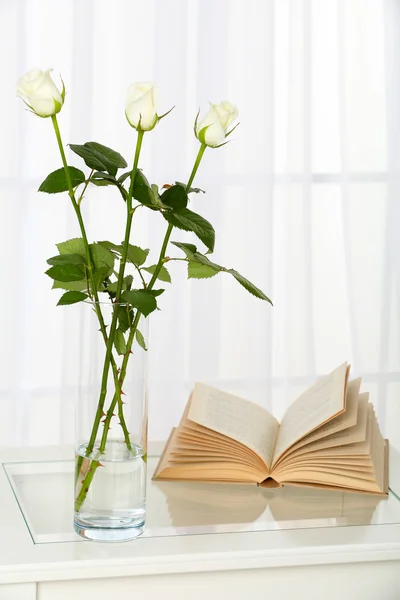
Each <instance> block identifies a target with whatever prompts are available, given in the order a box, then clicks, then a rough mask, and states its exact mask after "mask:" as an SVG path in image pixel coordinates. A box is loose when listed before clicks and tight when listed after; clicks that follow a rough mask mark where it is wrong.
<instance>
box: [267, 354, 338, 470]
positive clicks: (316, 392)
mask: <svg viewBox="0 0 400 600" xmlns="http://www.w3.org/2000/svg"><path fill="white" fill-rule="evenodd" d="M348 370H349V369H348V366H347V364H346V363H344V364H343V365H341V366H340V367H338V368H337V369H335V370H334V371H333V372H332V373H330V374H329V375H325V376H324V377H321V379H319V380H318V381H317V382H316V383H315V384H314V385H313V386H312V387H311V388H309V389H308V390H306V391H305V392H304V393H303V394H302V395H301V396H300V397H299V398H297V400H295V401H294V402H293V404H292V405H291V406H290V407H289V408H288V410H287V411H286V413H285V415H284V417H283V419H282V423H281V426H280V429H279V434H278V439H277V442H276V447H275V451H274V457H273V463H275V462H276V461H277V460H278V458H279V457H280V456H281V455H282V454H283V453H284V452H285V450H287V449H288V448H290V446H292V445H293V444H294V443H295V442H298V441H299V440H300V439H301V438H303V437H304V436H305V435H307V434H308V433H311V431H314V429H317V427H320V426H321V425H324V424H325V423H326V422H327V421H329V420H330V419H332V418H333V417H335V416H337V415H338V414H340V413H341V412H342V411H343V410H344V409H345V396H346V384H347V377H348Z"/></svg>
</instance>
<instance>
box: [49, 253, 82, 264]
mask: <svg viewBox="0 0 400 600" xmlns="http://www.w3.org/2000/svg"><path fill="white" fill-rule="evenodd" d="M46 262H47V264H49V265H62V264H66V263H70V264H74V265H84V264H85V262H86V261H85V258H84V256H81V255H80V254H58V255H57V256H52V257H51V258H48V259H47V261H46Z"/></svg>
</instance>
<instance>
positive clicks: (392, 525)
mask: <svg viewBox="0 0 400 600" xmlns="http://www.w3.org/2000/svg"><path fill="white" fill-rule="evenodd" d="M150 450H151V451H152V452H154V451H155V450H158V448H154V447H153V448H151V449H150ZM150 453H151V452H149V454H150ZM394 454H395V453H394ZM70 457H71V449H67V448H51V449H49V448H37V449H30V450H29V454H28V453H27V450H26V449H21V450H20V449H10V450H3V451H1V452H0V461H1V462H2V463H3V468H0V498H1V511H0V600H34V599H38V600H64V599H65V600H67V599H68V600H70V599H71V598H77V599H78V600H80V599H81V598H82V599H85V600H103V599H107V600H109V599H110V597H112V598H117V597H118V598H121V597H126V598H128V597H129V598H139V597H141V598H145V599H146V600H155V599H157V600H160V599H165V600H169V599H171V600H172V599H173V600H200V599H201V600H204V598H207V599H214V598H225V597H226V598H229V599H230V600H239V599H240V600H243V599H247V598H252V597H254V598H256V597H257V598H269V597H271V598H272V597H274V598H276V599H277V600H289V599H290V600H293V599H296V600H302V599H303V598H304V599H307V600H314V599H319V598H324V600H333V599H335V600H336V599H337V598H341V600H358V599H360V600H361V599H362V600H392V599H393V600H399V598H400V501H398V500H397V499H396V498H395V497H393V498H392V499H391V500H390V502H389V503H387V504H385V505H383V504H382V505H379V506H378V507H377V508H376V509H375V510H372V511H369V509H368V510H367V509H365V510H364V509H363V510H361V509H360V511H358V509H357V507H356V505H354V504H351V505H349V504H347V505H345V503H342V504H343V506H347V508H346V507H345V508H344V509H343V511H342V513H340V514H339V512H338V507H339V505H338V501H337V500H335V501H334V502H333V503H332V504H329V508H328V504H326V505H323V504H321V503H319V504H316V505H315V506H316V507H317V508H318V507H319V508H318V510H319V511H321V510H322V511H325V512H327V514H326V515H324V514H322V515H321V514H318V515H317V518H313V517H314V515H313V514H312V511H313V507H312V502H305V501H304V500H305V497H302V498H300V500H299V504H298V505H296V502H294V503H293V498H292V497H291V496H290V497H289V496H288V498H287V500H288V501H286V500H285V502H277V501H276V502H275V500H274V501H272V500H271V498H272V497H273V496H268V498H269V499H270V500H269V502H271V506H272V505H273V502H275V509H273V512H274V513H276V514H278V513H280V515H279V514H278V519H276V518H275V521H274V520H273V518H272V516H271V513H270V508H266V509H265V510H264V512H263V507H262V506H261V504H260V501H259V499H258V498H256V496H254V497H253V500H251V499H250V500H251V501H249V506H250V505H251V502H253V503H254V504H253V505H252V506H253V508H254V511H255V513H257V514H255V518H254V519H253V521H252V522H251V518H250V517H251V514H250V516H249V515H247V517H246V518H248V520H249V522H248V523H247V524H243V523H240V518H237V519H236V521H237V523H236V525H235V524H234V523H229V522H228V521H229V519H226V518H225V517H226V511H225V513H224V511H223V510H221V507H214V508H213V509H212V510H211V511H210V508H209V505H207V507H208V508H207V510H208V513H207V515H208V516H207V518H206V517H205V516H204V513H202V511H201V510H199V511H198V512H197V513H196V511H195V512H194V513H193V515H194V516H193V519H194V521H193V523H190V522H189V521H188V519H189V518H190V517H189V516H188V515H190V512H188V510H187V509H188V507H189V508H190V506H191V503H192V502H193V496H192V497H191V498H190V497H187V498H186V499H185V498H183V496H184V494H183V495H182V497H180V498H179V497H178V498H176V497H175V498H172V499H171V498H169V500H168V502H167V501H166V498H165V493H164V492H165V490H166V489H167V488H165V487H164V491H163V490H162V486H161V488H160V487H158V488H154V489H153V488H152V489H151V494H150V495H149V500H150V506H149V518H148V523H149V527H148V530H147V531H146V535H147V536H148V537H143V538H140V539H137V540H135V541H133V542H129V543H125V544H117V545H111V544H96V543H91V542H85V541H80V540H79V539H78V538H75V537H74V534H73V533H72V530H69V516H68V525H67V528H66V527H65V523H64V522H62V520H63V519H64V520H65V514H64V515H58V516H57V517H54V518H53V513H55V512H57V511H56V510H54V511H52V510H49V509H48V508H46V511H47V513H45V514H47V515H48V521H46V522H42V523H41V521H40V519H42V520H43V515H42V516H41V517H40V515H39V516H38V517H37V520H36V521H35V523H36V524H35V525H34V526H33V525H32V522H31V523H29V525H30V528H31V530H32V529H35V527H36V534H34V537H35V535H36V543H34V541H33V539H32V536H31V533H30V530H29V527H28V526H27V524H26V522H25V520H24V518H23V516H22V512H21V510H20V507H19V505H18V503H17V501H16V498H15V496H14V493H13V490H12V487H11V485H10V481H9V477H10V472H13V473H19V472H20V471H21V472H28V473H29V472H30V471H29V469H31V471H32V473H34V472H35V471H38V470H39V471H40V468H41V467H40V465H37V466H35V465H33V466H32V465H31V466H29V465H28V466H26V465H25V466H24V464H23V463H26V462H27V461H42V460H44V461H46V460H47V461H48V460H52V461H65V460H67V459H69V458H70ZM9 463H21V464H14V465H11V466H10V465H9ZM63 464H64V466H65V469H66V470H68V469H70V468H71V467H72V463H71V464H70V466H69V467H68V464H69V463H63ZM4 465H5V466H6V469H7V472H8V476H7V475H6V470H5V469H4ZM43 468H45V467H43ZM63 468H64V467H63ZM399 474H400V472H399V471H398V470H396V472H395V473H394V474H392V475H391V480H392V485H393V484H395V485H397V482H396V477H397V476H398V475H399ZM16 477H17V478H18V475H17V476H16ZM66 477H69V475H68V474H67V475H66ZM28 479H29V478H28ZM29 481H30V483H27V484H26V486H27V487H25V488H24V489H25V492H26V493H27V494H28V495H27V498H28V501H29V502H31V503H32V506H34V505H35V490H34V487H29V486H34V485H35V483H34V482H35V479H34V477H33V478H31V480H29ZM38 481H39V479H38ZM57 481H59V482H60V483H59V484H57V486H55V487H56V489H55V490H54V489H53V490H52V492H51V493H50V492H49V495H48V496H49V498H48V501H49V502H51V501H54V498H57V494H59V497H60V505H61V504H62V503H63V502H64V503H65V502H67V504H66V506H67V507H68V506H69V504H68V503H69V498H67V499H66V498H65V490H64V488H63V485H64V483H63V482H62V481H61V479H59V480H57ZM159 485H160V484H158V486H159ZM165 485H166V484H164V486H165ZM168 485H170V486H171V485H174V484H168ZM186 485H187V484H186ZM42 488H43V485H42ZM177 489H178V488H176V487H175V488H174V490H172V491H173V493H174V494H175V492H176V490H177ZM248 489H249V488H247V490H248ZM286 489H289V488H286ZM395 489H396V488H395ZM397 489H400V488H397ZM189 491H190V490H189ZM258 491H260V490H257V489H256V490H255V493H256V492H258ZM41 492H43V489H41ZM185 493H186V492H185ZM190 493H191V492H190ZM210 493H211V492H210ZM245 493H248V492H247V491H246V492H245ZM215 494H216V495H215V496H214V497H215V498H219V496H218V494H219V492H215ZM175 495H176V494H175ZM178 496H179V494H178ZM189 496H190V494H189ZM197 496H198V500H199V501H200V502H203V503H204V490H203V491H202V492H201V491H200V492H199V493H198V494H197ZM46 497H47V496H46ZM195 499H196V496H195ZM275 499H276V497H275ZM236 500H237V504H236V505H235V506H239V505H240V506H243V498H242V497H241V496H237V497H236ZM196 501H197V500H196ZM180 502H181V503H182V504H179V503H180ZM218 502H219V500H218ZM383 502H386V501H383ZM259 504H260V506H259ZM50 506H52V505H51V504H50ZM53 507H54V502H53ZM168 507H169V508H168ZM299 507H300V508H299ZM58 508H59V507H58ZM32 510H34V509H32V508H31V511H32ZM63 510H64V511H65V507H64V509H63ZM252 510H253V509H252ZM271 510H272V509H271ZM260 511H261V515H259V514H258V513H260ZM268 511H269V512H268ZM282 511H283V512H284V511H286V513H287V514H286V516H285V514H283V513H282ZM290 511H292V513H293V514H292V513H291V512H290ZM293 511H294V512H293ZM299 511H300V512H302V513H304V511H305V513H304V514H301V515H300V517H301V519H302V521H301V524H300V528H299V522H297V523H296V522H295V521H294V520H293V518H292V519H291V520H290V519H289V520H288V519H287V517H288V516H289V517H290V516H292V517H293V515H296V516H297V517H299ZM330 511H331V512H330ZM368 511H369V512H370V514H371V515H372V513H374V516H373V519H372V522H375V524H370V525H365V524H364V525H363V524H359V525H352V524H351V523H363V519H364V518H366V517H365V515H367V513H368ZM28 512H29V511H28ZM67 513H68V510H67ZM250 513H251V511H250ZM196 514H197V515H198V518H199V519H200V521H198V522H195V521H196V519H197V517H196V516H195V515H196ZM238 514H239V512H238ZM171 515H173V516H171ZM218 515H221V522H220V523H219V522H218ZM232 515H233V519H232V521H235V517H234V511H233V513H232ZM257 515H258V516H257ZM268 515H269V516H268ZM330 515H331V516H330ZM253 516H254V515H253ZM305 517H306V518H305ZM28 518H29V516H28ZM35 518H36V517H35ZM52 519H53V520H54V519H56V520H57V519H59V521H60V523H61V525H60V533H59V534H57V535H58V537H57V535H53V537H52V533H51V531H52V528H53V529H54V527H55V524H54V523H55V522H54V523H53V522H52ZM171 519H172V521H171ZM174 519H175V522H173V521H174ZM207 519H208V521H209V523H208V521H207ZM285 519H286V520H285ZM242 520H243V519H242ZM199 523H200V524H199ZM207 523H208V525H207ZM349 523H350V524H349ZM379 523H386V524H379ZM47 525H48V531H47V530H46V527H47ZM235 528H236V532H234V531H235ZM268 528H269V530H263V529H268ZM67 529H68V531H67ZM251 529H253V530H251ZM257 529H259V530H257ZM201 531H207V532H208V533H204V534H203V535H200V532H201ZM223 531H225V532H223ZM152 532H153V533H154V534H155V535H157V536H156V537H152ZM157 532H158V533H157ZM177 533H179V535H177ZM51 539H53V540H57V539H59V540H66V541H49V540H51ZM68 539H69V540H70V541H67V540H68ZM127 594H129V596H128V595H127ZM139 594H141V596H139Z"/></svg>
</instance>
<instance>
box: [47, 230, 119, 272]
mask: <svg viewBox="0 0 400 600" xmlns="http://www.w3.org/2000/svg"><path fill="white" fill-rule="evenodd" d="M56 246H57V249H58V251H59V253H60V254H80V255H81V256H85V255H86V253H85V245H84V243H83V239H82V238H72V239H71V240H67V241H65V242H60V243H59V244H56ZM89 249H90V253H91V256H92V260H93V264H94V268H95V269H98V268H99V267H103V266H105V265H107V266H108V272H109V273H108V274H109V275H111V273H112V271H113V268H114V262H115V257H114V255H113V253H112V252H110V250H108V249H107V248H104V247H102V246H101V244H97V243H95V244H89Z"/></svg>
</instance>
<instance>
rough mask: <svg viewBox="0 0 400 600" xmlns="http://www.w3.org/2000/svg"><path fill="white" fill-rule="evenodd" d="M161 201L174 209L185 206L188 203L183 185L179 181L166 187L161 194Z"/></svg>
mask: <svg viewBox="0 0 400 600" xmlns="http://www.w3.org/2000/svg"><path fill="white" fill-rule="evenodd" d="M161 202H162V203H163V204H164V205H165V206H169V207H170V208H173V209H174V210H177V209H178V210H179V209H181V208H186V206H187V203H188V195H187V193H186V189H185V186H183V185H181V184H180V183H178V184H176V185H172V186H171V187H169V188H167V189H166V190H165V192H164V193H163V194H162V195H161Z"/></svg>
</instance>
